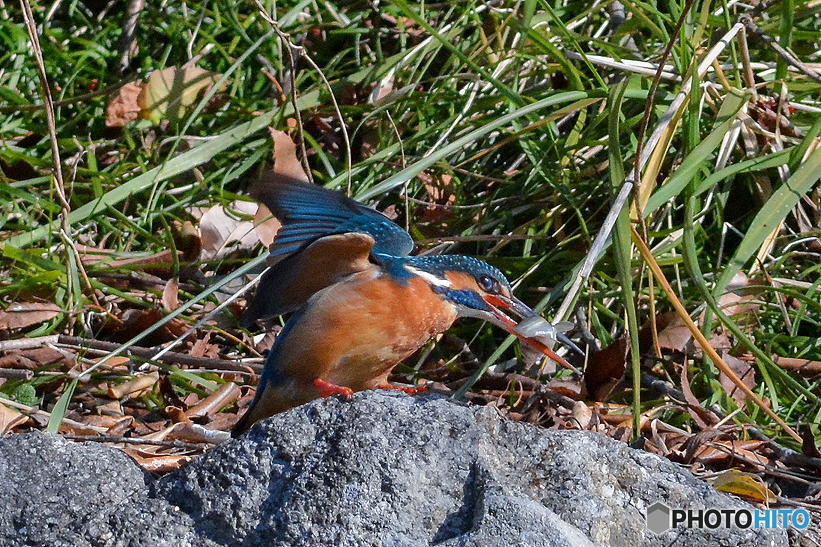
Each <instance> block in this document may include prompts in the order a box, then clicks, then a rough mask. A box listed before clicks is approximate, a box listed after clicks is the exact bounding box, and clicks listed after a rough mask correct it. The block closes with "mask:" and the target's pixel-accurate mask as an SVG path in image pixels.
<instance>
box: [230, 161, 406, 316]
mask: <svg viewBox="0 0 821 547" xmlns="http://www.w3.org/2000/svg"><path fill="white" fill-rule="evenodd" d="M251 195H253V196H254V197H255V198H256V199H258V200H259V201H261V202H262V203H263V204H265V206H266V207H268V209H269V210H270V211H271V213H272V214H273V215H274V216H275V217H276V218H277V220H279V221H280V222H281V223H282V227H281V228H280V229H279V232H277V234H276V237H275V238H274V242H273V244H272V245H271V249H270V251H271V254H270V255H269V264H270V266H271V268H270V269H269V270H268V272H266V273H265V275H263V276H262V279H261V280H260V283H259V286H258V287H257V290H256V293H255V295H254V298H253V299H252V300H251V301H250V302H249V305H248V308H247V309H246V311H245V313H244V315H243V317H242V319H241V321H240V324H241V325H243V326H246V327H250V326H251V325H253V324H254V322H255V321H257V320H258V319H265V318H268V317H273V316H275V315H282V314H285V313H290V312H293V311H296V310H298V309H299V308H301V307H302V306H303V305H304V304H305V302H307V301H308V299H309V298H310V297H311V296H312V295H313V294H314V293H316V292H317V291H319V290H322V289H324V288H325V287H327V286H329V285H332V284H334V283H336V282H337V281H339V280H340V279H343V278H345V277H347V276H348V275H351V274H353V273H355V272H359V271H362V270H364V269H366V268H368V267H372V266H373V263H380V264H381V263H383V262H384V261H385V260H386V259H388V258H389V257H404V256H407V255H408V254H409V253H410V252H411V251H412V250H413V239H411V237H410V234H408V233H407V232H406V231H405V230H403V229H402V228H400V227H399V226H397V225H396V224H394V223H393V222H391V221H390V220H389V219H388V218H387V217H385V216H384V215H383V214H381V213H380V212H378V211H376V210H375V209H372V208H370V207H366V206H365V205H362V204H361V203H357V202H356V201H354V200H352V199H350V198H348V197H346V196H345V195H343V194H342V193H340V192H335V191H333V190H328V189H327V188H323V187H321V186H316V185H314V184H307V183H304V182H300V181H295V180H292V179H283V178H282V177H276V178H274V177H271V176H268V177H263V178H262V179H261V180H259V181H258V182H257V183H256V184H255V185H254V186H253V187H252V188H251Z"/></svg>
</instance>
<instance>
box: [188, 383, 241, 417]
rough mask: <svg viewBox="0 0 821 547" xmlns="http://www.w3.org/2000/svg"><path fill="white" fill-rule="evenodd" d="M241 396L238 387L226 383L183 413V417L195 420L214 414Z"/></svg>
mask: <svg viewBox="0 0 821 547" xmlns="http://www.w3.org/2000/svg"><path fill="white" fill-rule="evenodd" d="M241 394H242V393H241V391H240V389H239V387H237V385H236V384H235V383H233V382H226V383H224V384H222V385H221V386H220V387H219V388H218V389H217V390H216V391H214V392H213V393H212V394H211V395H209V396H208V397H206V398H205V399H203V400H201V401H200V402H199V403H197V404H196V405H194V406H193V407H191V408H189V409H188V410H187V411H186V412H185V415H186V416H188V417H189V418H197V417H201V416H209V415H211V414H216V413H217V412H219V411H220V409H222V408H223V407H226V406H228V405H229V404H231V403H233V402H235V401H237V400H239V398H240V395H241Z"/></svg>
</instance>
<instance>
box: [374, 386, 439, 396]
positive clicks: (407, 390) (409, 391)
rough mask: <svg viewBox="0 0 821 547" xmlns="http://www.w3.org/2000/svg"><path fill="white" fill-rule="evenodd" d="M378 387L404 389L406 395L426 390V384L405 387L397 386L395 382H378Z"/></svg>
mask: <svg viewBox="0 0 821 547" xmlns="http://www.w3.org/2000/svg"><path fill="white" fill-rule="evenodd" d="M376 387H377V388H379V389H398V390H401V391H404V392H405V393H407V394H408V395H415V394H416V393H422V392H423V391H425V390H427V389H428V388H427V386H416V387H405V386H397V385H396V384H380V385H378V386H376Z"/></svg>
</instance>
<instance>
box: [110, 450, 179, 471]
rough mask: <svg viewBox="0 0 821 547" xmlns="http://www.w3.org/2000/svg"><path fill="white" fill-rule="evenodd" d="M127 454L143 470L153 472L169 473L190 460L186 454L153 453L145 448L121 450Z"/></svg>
mask: <svg viewBox="0 0 821 547" xmlns="http://www.w3.org/2000/svg"><path fill="white" fill-rule="evenodd" d="M123 452H125V453H126V454H128V455H129V456H130V457H131V459H132V460H134V463H136V464H137V465H139V466H140V467H142V468H143V469H144V470H145V471H151V472H153V473H159V474H163V473H170V472H171V471H176V470H177V469H179V468H180V467H182V466H183V465H185V464H186V463H188V462H190V461H191V456H189V455H187V454H154V453H152V452H148V451H146V450H140V449H137V448H131V447H128V448H126V449H124V450H123Z"/></svg>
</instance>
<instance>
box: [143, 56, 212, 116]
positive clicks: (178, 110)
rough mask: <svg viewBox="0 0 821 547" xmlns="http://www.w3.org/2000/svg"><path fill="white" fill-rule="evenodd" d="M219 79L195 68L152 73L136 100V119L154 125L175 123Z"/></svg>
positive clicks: (210, 73)
mask: <svg viewBox="0 0 821 547" xmlns="http://www.w3.org/2000/svg"><path fill="white" fill-rule="evenodd" d="M220 76H221V75H220V74H217V73H215V72H209V71H207V70H204V69H202V68H199V67H195V66H193V67H187V68H177V67H174V66H172V67H168V68H165V69H163V70H155V71H154V72H152V73H151V75H150V76H149V77H148V81H147V82H146V83H145V84H143V87H142V89H141V90H140V95H139V97H138V98H137V104H138V105H139V106H140V108H141V110H140V117H142V118H143V119H146V120H151V121H152V122H154V123H159V122H161V121H162V120H169V121H172V122H173V121H176V120H179V119H180V118H182V117H183V116H184V115H185V114H186V112H187V110H188V109H189V107H190V106H191V105H192V104H194V102H195V101H196V100H197V96H198V95H199V94H200V92H202V91H204V90H205V89H207V88H209V87H211V86H212V85H214V83H215V82H216V81H217V80H218V79H219V78H220Z"/></svg>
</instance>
